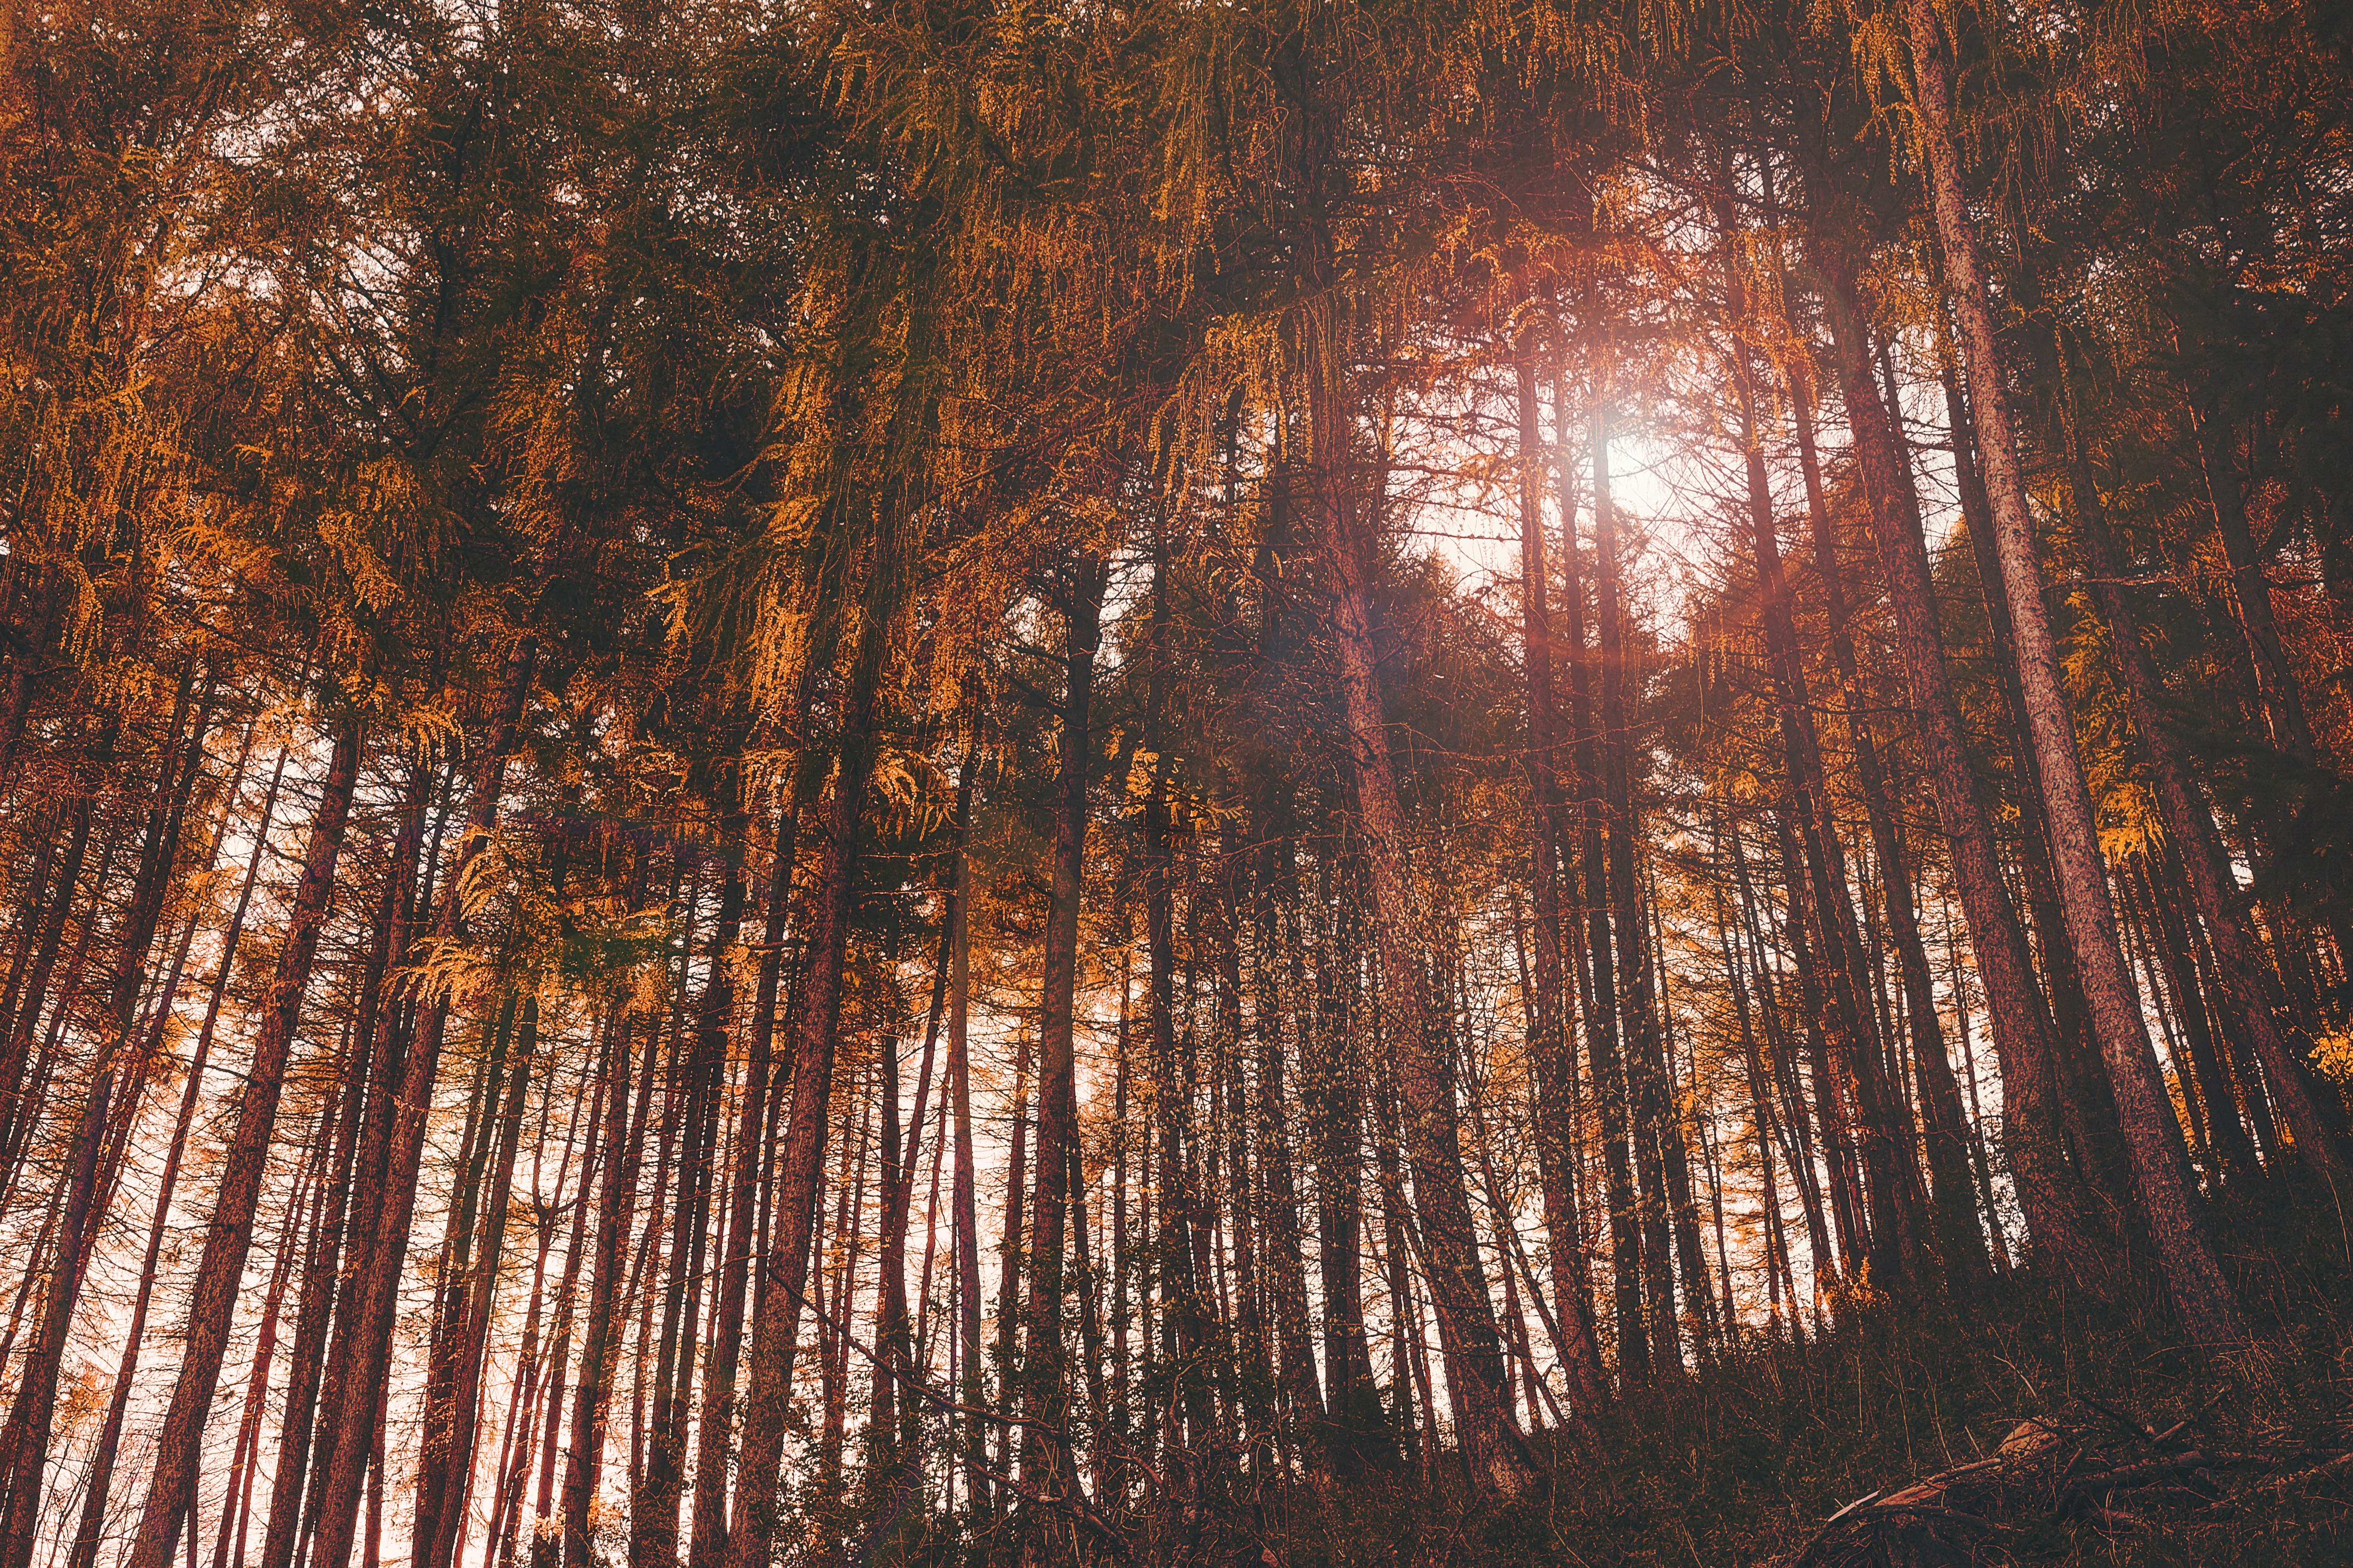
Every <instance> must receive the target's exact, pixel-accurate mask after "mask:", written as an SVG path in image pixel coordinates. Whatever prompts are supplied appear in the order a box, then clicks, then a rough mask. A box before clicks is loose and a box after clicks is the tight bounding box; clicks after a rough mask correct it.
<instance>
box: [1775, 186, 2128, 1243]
mask: <svg viewBox="0 0 2353 1568" xmlns="http://www.w3.org/2000/svg"><path fill="white" fill-rule="evenodd" d="M1808 174H1809V176H1810V184H1811V185H1812V187H1813V194H1814V195H1815V197H1816V198H1817V202H1816V211H1815V212H1814V213H1813V215H1812V232H1811V234H1810V250H1811V252H1812V255H1813V259H1814V262H1815V270H1816V274H1817V276H1818V278H1819V279H1820V284H1821V288H1822V294H1823V303H1824V305H1825V306H1826V307H1827V309H1826V310H1825V312H1824V313H1825V315H1826V316H1827V317H1828V319H1829V322H1830V326H1831V345H1832V349H1833V358H1834V361H1835V365H1836V369H1837V372H1838V379H1839V389H1840V392H1841V395H1842V396H1843V398H1844V401H1845V404H1846V409H1847V424H1848V427H1849V429H1850V430H1851V431H1852V437H1853V444H1854V458H1855V468H1856V476H1857V478H1858V479H1859V480H1860V481H1861V485H1862V491H1863V499H1864V501H1865V508H1866V511H1867V513H1868V515H1869V517H1870V520H1871V525H1872V532H1873V540H1874V542H1875V543H1876V544H1877V546H1878V552H1879V556H1880V562H1881V565H1882V567H1883V569H1884V571H1885V574H1886V580H1887V596H1888V603H1889V605H1890V607H1891V608H1892V609H1893V610H1894V643H1895V647H1896V650H1897V652H1898V654H1899V656H1900V657H1901V658H1902V659H1903V662H1904V671H1905V682H1906V685H1907V687H1908V689H1909V690H1910V693H1911V698H1912V711H1913V718H1914V724H1915V741H1916V742H1917V744H1918V745H1919V746H1920V748H1921V750H1922V752H1924V753H1925V759H1924V760H1925V761H1926V764H1927V773H1928V778H1929V784H1930V786H1931V790H1932V793H1933V794H1934V795H1935V796H1936V816H1937V821H1938V824H1939V826H1942V828H1943V829H1944V833H1945V838H1946V843H1947V853H1948V855H1949V856H1950V858H1951V862H1952V868H1953V881H1954V885H1955V888H1956V890H1957V892H1958V894H1959V896H1960V901H1961V912H1962V917H1963V919H1964V920H1965V921H1966V922H1967V923H1968V932H1969V946H1970V949H1971V951H1972V952H1974V953H1975V954H1976V956H1977V961H1978V974H1979V976H1980V978H1981V979H1982V980H1983V982H1984V984H1985V988H1986V1004H1987V1011H1988V1013H1989V1016H1990V1017H1991V1020H1992V1025H1993V1037H1994V1050H1995V1053H1996V1055H1997V1056H1998V1057H1999V1058H2000V1064H2001V1079H2002V1094H2003V1108H2004V1114H2003V1119H2002V1121H2003V1142H2004V1143H2005V1145H2006V1146H2007V1148H2008V1151H2009V1153H2010V1165H2011V1169H2012V1171H2013V1172H2014V1173H2015V1174H2016V1177H2017V1184H2018V1201H2019V1207H2020V1208H2021V1210H2022V1211H2023V1212H2024V1214H2025V1215H2026V1224H2027V1231H2028V1235H2029V1237H2030V1239H2031V1243H2032V1246H2033V1247H2034V1250H2035V1252H2036V1254H2037V1256H2038V1257H2040V1258H2042V1259H2043V1260H2044V1261H2045V1262H2047V1263H2049V1264H2052V1265H2053V1266H2055V1267H2056V1268H2060V1269H2062V1270H2063V1271H2065V1272H2067V1273H2070V1274H2073V1275H2082V1274H2084V1273H2085V1272H2087V1271H2088V1272H2091V1273H2094V1274H2096V1273H2099V1272H2101V1271H2102V1268H2101V1265H2102V1263H2103V1260H2104V1255H2105V1248H2103V1247H2100V1246H2098V1245H2097V1244H2095V1243H2094V1240H2093V1237H2094V1234H2095V1233H2094V1228H2093V1226H2092V1225H2091V1223H2090V1218H2089V1215H2087V1213H2086V1212H2085V1210H2084V1205H2083V1203H2082V1200H2081V1195H2080V1193H2079V1189H2078V1186H2077V1184H2076V1180H2075V1176H2074V1173H2073V1171H2072V1170H2071V1169H2069V1167H2068V1165H2067V1163H2066V1157H2065V1155H2064V1153H2063V1148H2062V1144H2061V1140H2060V1121H2059V1118H2060V1109H2059V1104H2058V1081H2057V1072H2058V1048H2059V1047H2058V1041H2057V1039H2056V1037H2055V1036H2054V1034H2053V1031H2052V1023H2051V1015H2050V1011H2049V1009H2048V1008H2047V1007H2046V1006H2045V1005H2044V1002H2043V998H2042V988H2041V987H2040V986H2039V985H2038V984H2036V983H2035V978H2034V967H2033V960H2032V958H2031V956H2030V954H2029V952H2028V950H2027V945H2026V933H2025V931H2024V930H2023V929H2022V928H2021V925H2020V924H2019V919H2018V910H2017V907H2016V906H2015V905H2014V904H2012V903H2011V901H2010V891H2009V889H2008V887H2007V886H2006V885H2005V884H2004V883H2003V880H2002V875H2001V863H2000V858H1999V857H1998V855H1997V854H1996V851H1995V847H1994V838H1993V828H1992V825H1991V824H1990V823H1989V821H1988V819H1987V816H1986V810H1985V805H1984V803H1983V802H1982V801H1980V800H1979V799H1978V793H1977V778H1976V775H1975V773H1974V772H1973V771H1972V769H1971V768H1970V766H1969V760H1968V749H1967V745H1966V742H1964V740H1963V734H1964V731H1963V729H1962V725H1961V716H1960V708H1959V705H1958V703H1957V701H1956V700H1955V698H1954V695H1953V689H1952V682H1951V678H1950V675H1949V673H1948V671H1947V662H1946V652H1945V640H1944V631H1943V626H1942V622H1941V618H1940V616H1939V614H1938V611H1937V607H1936V589H1935V587H1934V584H1933V583H1932V581H1931V579H1930V576H1929V573H1928V552H1927V546H1926V540H1925V538H1924V536H1923V534H1922V531H1921V523H1920V512H1919V498H1918V496H1917V494H1916V493H1915V491H1914V489H1913V488H1912V479H1911V476H1910V474H1909V473H1907V472H1906V471H1905V465H1904V463H1903V460H1902V458H1901V457H1900V456H1899V454H1898V451H1897V448H1896V447H1895V440H1894V430H1893V428H1892V426H1890V424H1889V420H1888V411H1887V407H1886V405H1884V404H1883V403H1882V402H1881V400H1880V396H1879V391H1878V386H1877V384H1876V382H1875V381H1874V380H1873V375H1872V371H1871V358H1870V353H1869V351H1868V349H1867V348H1866V347H1865V344H1864V342H1863V324H1862V321H1861V319H1860V313H1859V310H1858V307H1857V304H1856V296H1855V289H1854V283H1853V269H1852V262H1851V260H1850V258H1849V257H1848V255H1847V253H1846V250H1845V244H1846V241H1845V238H1844V236H1843V235H1842V234H1841V233H1840V232H1839V231H1838V229H1837V226H1836V224H1835V220H1834V219H1833V217H1832V216H1831V214H1830V213H1828V212H1827V211H1825V210H1823V203H1822V199H1821V198H1823V197H1825V196H1826V195H1828V194H1829V189H1828V178H1827V176H1826V175H1825V174H1824V173H1823V171H1822V170H1821V168H1820V166H1819V165H1818V164H1817V165H1815V166H1812V167H1810V168H1809V170H1808Z"/></svg>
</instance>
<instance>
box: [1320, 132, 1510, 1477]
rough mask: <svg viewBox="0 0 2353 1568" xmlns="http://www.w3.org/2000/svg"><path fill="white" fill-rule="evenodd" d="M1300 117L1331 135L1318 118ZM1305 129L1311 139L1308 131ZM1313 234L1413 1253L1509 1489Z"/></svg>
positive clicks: (1329, 293) (1333, 565)
mask: <svg viewBox="0 0 2353 1568" xmlns="http://www.w3.org/2000/svg"><path fill="white" fill-rule="evenodd" d="M1306 118H1307V119H1308V120H1309V121H1311V122H1313V124H1314V127H1315V128H1316V129H1317V131H1318V132H1328V127H1325V126H1324V124H1323V117H1322V116H1321V115H1317V114H1310V115H1308V116H1306ZM1311 139H1313V138H1312V136H1311ZM1324 153H1325V150H1324V149H1323V148H1321V147H1317V148H1314V149H1311V150H1309V151H1308V153H1306V154H1305V155H1304V157H1303V166H1304V167H1305V168H1306V169H1308V170H1309V171H1311V172H1312V177H1320V174H1321V169H1322V165H1323V158H1324ZM1314 228H1315V230H1316V232H1315V233H1314V236H1313V237H1312V239H1311V242H1310V249H1311V251H1312V253H1313V259H1311V261H1310V263H1309V272H1310V276H1311V278H1312V279H1314V280H1316V281H1317V283H1318V284H1319V285H1320V287H1319V288H1318V289H1317V290H1316V295H1317V297H1316V300H1315V302H1314V304H1312V305H1311V306H1309V307H1308V310H1309V325H1308V327H1307V331H1306V333H1305V338H1306V342H1305V344H1304V345H1303V346H1304V348H1305V351H1306V357H1307V366H1306V370H1307V387H1308V398H1309V420H1310V431H1311V437H1310V438H1311V440H1312V442H1313V446H1314V467H1315V485H1316V509H1317V514H1318V522H1319V524H1320V530H1321V534H1322V538H1321V544H1322V548H1323V557H1324V569H1325V571H1326V572H1327V574H1329V575H1328V578H1327V586H1328V588H1329V590H1330V593H1331V602H1332V627H1333V634H1334V641H1335V645H1336V647H1337V652H1338V661H1339V677H1340V689H1341V698H1342V704H1343V715H1344V722H1345V725H1346V734H1345V741H1346V743H1347V749H1348V758H1349V772H1350V775H1351V778H1352V779H1353V782H1354V787H1355V797H1356V812H1357V818H1358V821H1359V822H1360V823H1361V824H1362V826H1363V829H1364V834H1365V842H1366V861H1367V865H1368V868H1369V870H1370V873H1371V881H1372V890H1373V911H1374V918H1375V921H1376V923H1377V934H1378V937H1379V942H1380V955H1381V978H1382V985H1381V1005H1382V1006H1383V1008H1384V1009H1385V1011H1386V1014H1387V1016H1388V1024H1389V1032H1390V1037H1391V1038H1392V1040H1393V1041H1394V1043H1395V1052H1396V1061H1395V1071H1396V1074H1397V1079H1398V1089H1400V1091H1401V1092H1402V1095H1403V1099H1404V1101H1405V1104H1404V1108H1403V1109H1404V1116H1403V1122H1404V1128H1403V1131H1404V1141H1405V1146H1406V1154H1407V1158H1408V1160H1409V1163H1411V1165H1412V1167H1413V1177H1414V1182H1413V1185H1414V1203H1415V1207H1416V1209H1417V1210H1418V1211H1419V1218H1420V1221H1421V1226H1420V1237H1419V1240H1420V1243H1421V1248H1422V1254H1423V1261H1424V1265H1425V1267H1426V1268H1427V1269H1428V1272H1429V1278H1430V1294H1431V1297H1432V1300H1434V1301H1435V1302H1436V1304H1437V1308H1438V1310H1439V1312H1440V1318H1441V1321H1443V1322H1444V1323H1445V1324H1447V1325H1448V1326H1449V1327H1451V1332H1452V1335H1453V1338H1454V1340H1455V1342H1456V1344H1457V1345H1458V1347H1459V1348H1460V1352H1461V1366H1462V1370H1463V1372H1464V1373H1465V1376H1464V1378H1463V1380H1462V1382H1461V1384H1460V1385H1459V1386H1458V1387H1456V1389H1455V1391H1454V1392H1455V1398H1456V1401H1457V1410H1458V1414H1459V1417H1460V1436H1461V1442H1462V1446H1463V1452H1464V1458H1465V1459H1466V1461H1467V1462H1468V1465H1469V1468H1470V1470H1471V1474H1472V1479H1473V1480H1474V1483H1475V1484H1476V1485H1477V1486H1478V1487H1480V1488H1481V1489H1482V1490H1487V1491H1491V1492H1493V1493H1494V1494H1496V1495H1498V1496H1502V1497H1511V1496H1514V1495H1515V1494H1516V1493H1518V1492H1519V1491H1520V1490H1521V1489H1523V1488H1524V1487H1525V1486H1526V1485H1527V1483H1528V1481H1529V1479H1531V1465H1530V1461H1529V1459H1528V1457H1527V1455H1526V1452H1525V1446H1524V1445H1523V1444H1522V1442H1521V1440H1520V1437H1519V1434H1518V1432H1517V1431H1516V1430H1515V1429H1514V1427H1513V1426H1512V1420H1511V1412H1510V1403H1511V1390H1510V1387H1509V1384H1508V1381H1507V1378H1506V1375H1505V1371H1504V1356H1503V1346H1502V1342H1501V1340H1500V1339H1499V1338H1498V1336H1497V1333H1496V1329H1495V1310H1494V1304H1493V1301H1492V1300H1490V1299H1489V1297H1488V1294H1487V1280H1486V1276H1485V1274H1484V1272H1483V1271H1482V1268H1481V1267H1480V1262H1479V1249H1478V1237H1477V1234H1476V1232H1475V1230H1474V1229H1473V1226H1472V1218H1471V1199H1470V1193H1469V1189H1468V1187H1467V1185H1466V1183H1465V1180H1464V1175H1463V1163H1462V1147H1461V1129H1460V1125H1459V1123H1458V1121H1457V1117H1456V1109H1455V1103H1454V1082H1453V1070H1452V1061H1451V1055H1450V1053H1449V1052H1448V1050H1447V1048H1446V1043H1445V1041H1444V1039H1443V1037H1442V1036H1441V1034H1440V1026H1439V1021H1438V1019H1437V1018H1436V1017H1435V1016H1433V1012H1432V1008H1431V1003H1430V976H1429V973H1428V972H1427V970H1426V968H1425V964H1424V961H1425V958H1426V956H1427V950H1426V945H1425V944H1426V942H1427V934H1428V933H1427V931H1426V929H1425V923H1424V921H1423V919H1422V914H1421V908H1420V899H1419V896H1418V894H1417V892H1416V889H1415V888H1414V883H1413V877H1414V871H1413V868H1412V867H1411V866H1410V865H1409V863H1408V860H1407V856H1406V824H1405V816H1404V813H1403V812H1402V811H1401V810H1399V808H1398V792H1397V779H1396V774H1395V773H1394V770H1393V767H1392V764H1391V762H1390V758H1389V742H1388V721H1387V717H1386V715H1385V713H1384V712H1383V708H1382V698H1381V689H1380V682H1379V678H1378V676H1377V672H1376V660H1375V656H1374V648H1373V629H1372V613H1371V599H1372V595H1371V588H1372V569H1373V549H1372V542H1371V540H1369V539H1368V538H1366V529H1365V527H1364V524H1363V522H1362V521H1361V520H1360V519H1359V518H1358V517H1357V516H1356V508H1355V507H1354V505H1353V504H1352V502H1353V500H1354V498H1352V497H1351V496H1350V495H1349V494H1348V489H1347V478H1346V472H1345V467H1346V463H1347V448H1348V434H1347V425H1348V422H1347V417H1346V414H1345V410H1344V409H1343V408H1342V406H1341V402H1340V399H1341V389H1340V387H1339V386H1338V384H1337V382H1338V380H1339V376H1340V365H1339V363H1338V361H1339V331H1338V323H1337V322H1336V321H1335V319H1334V318H1335V311H1336V310H1337V309H1338V306H1337V303H1336V300H1335V292H1334V291H1333V289H1331V287H1330V284H1331V276H1332V270H1333V262H1332V258H1331V252H1330V240H1329V237H1328V236H1327V235H1325V234H1324V233H1323V232H1322V231H1321V226H1320V224H1319V225H1315V226H1314Z"/></svg>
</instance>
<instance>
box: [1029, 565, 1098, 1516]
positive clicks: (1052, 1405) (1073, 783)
mask: <svg viewBox="0 0 2353 1568" xmlns="http://www.w3.org/2000/svg"><path fill="white" fill-rule="evenodd" d="M1108 575H1109V574H1108V572H1107V570H1106V563H1104V562H1103V561H1102V560H1100V559H1098V558H1095V557H1093V556H1083V557H1081V558H1080V559H1078V560H1076V561H1074V562H1073V563H1071V568H1070V573H1069V580H1068V582H1067V584H1065V586H1066V591H1067V593H1068V595H1069V600H1068V603H1067V605H1065V609H1066V619H1067V626H1068V635H1067V637H1066V639H1065V644H1064V649H1063V658H1062V673H1063V679H1064V693H1063V698H1062V725H1061V739H1060V754H1059V761H1058V763H1057V769H1058V776H1057V779H1056V784H1055V796H1054V802H1053V812H1052V815H1053V822H1054V866H1053V890H1052V894H1051V897H1052V907H1051V908H1050V910H1048V913H1047V924H1046V944H1045V960H1044V966H1045V989H1044V994H1043V995H1042V996H1041V998H1040V1000H1039V1011H1038V1154H1037V1158H1038V1175H1037V1191H1036V1193H1035V1194H1034V1196H1033V1201H1032V1203H1031V1215H1030V1246H1029V1314H1028V1315H1029V1342H1028V1345H1027V1347H1026V1349H1025V1352H1024V1354H1023V1357H1022V1368H1021V1376H1022V1379H1023V1390H1022V1401H1021V1404H1022V1415H1024V1416H1025V1417H1026V1418H1027V1420H1028V1422H1029V1425H1028V1426H1026V1427H1025V1428H1024V1442H1023V1446H1024V1447H1025V1449H1026V1450H1027V1452H1026V1453H1025V1455H1024V1457H1023V1464H1022V1469H1023V1471H1024V1472H1025V1474H1027V1475H1028V1476H1029V1478H1031V1479H1032V1482H1033V1484H1040V1485H1043V1486H1046V1487H1048V1488H1051V1487H1052V1486H1055V1485H1068V1486H1071V1487H1073V1488H1075V1486H1076V1484H1077V1482H1076V1476H1075V1473H1074V1472H1071V1469H1070V1466H1071V1456H1070V1453H1069V1452H1068V1450H1067V1447H1065V1444H1064V1439H1063V1438H1062V1437H1061V1436H1060V1433H1061V1431H1062V1429H1063V1426H1064V1425H1065V1420H1064V1418H1065V1415H1066V1414H1067V1412H1068V1408H1069V1391H1070V1368H1069V1367H1068V1366H1067V1365H1066V1364H1065V1360H1064V1354H1063V1345H1062V1294H1063V1280H1062V1253H1063V1245H1064V1238H1065V1236H1066V1233H1067V1230H1068V1217H1069V1211H1070V1197H1071V1193H1070V1174H1071V1149H1072V1148H1073V1146H1074V1145H1075V1142H1076V1140H1077V1138H1078V1133H1079V1126H1078V1118H1079V1102H1078V1089H1077V1079H1076V1077H1075V1058H1074V1056H1073V1053H1072V1038H1071V1035H1072V1012H1071V1009H1072V1005H1073V1002H1074V1000H1075V998H1076V995H1077V988H1078V966H1079V905H1080V901H1081V900H1082V898H1083V897H1084V894H1085V889H1086V853H1087V763H1088V759H1089V758H1090V756H1091V755H1092V752H1090V750H1089V747H1088V742H1087V722H1088V720H1087V715H1088V710H1089V700H1090V699H1091V697H1092V694H1093V689H1094V670H1095V650H1096V647H1098V645H1099V644H1100V643H1101V642H1102V640H1103V631H1102V618H1103V586H1104V583H1105V581H1106V579H1107V577H1108ZM1049 1476H1050V1477H1052V1478H1053V1479H1052V1480H1051V1481H1048V1480H1046V1479H1045V1478H1047V1477H1049Z"/></svg>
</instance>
